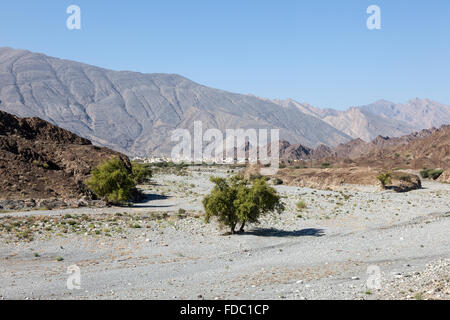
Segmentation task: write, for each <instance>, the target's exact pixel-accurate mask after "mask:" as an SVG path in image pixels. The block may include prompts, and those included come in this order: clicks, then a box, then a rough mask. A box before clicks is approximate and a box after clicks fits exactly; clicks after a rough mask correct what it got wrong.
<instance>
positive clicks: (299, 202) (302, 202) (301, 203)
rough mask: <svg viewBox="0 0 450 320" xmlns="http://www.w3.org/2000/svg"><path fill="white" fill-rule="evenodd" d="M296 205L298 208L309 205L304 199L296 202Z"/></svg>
mask: <svg viewBox="0 0 450 320" xmlns="http://www.w3.org/2000/svg"><path fill="white" fill-rule="evenodd" d="M295 206H296V207H297V209H298V210H304V209H306V208H307V207H308V206H307V205H306V202H305V201H304V200H299V201H297V202H296V203H295Z"/></svg>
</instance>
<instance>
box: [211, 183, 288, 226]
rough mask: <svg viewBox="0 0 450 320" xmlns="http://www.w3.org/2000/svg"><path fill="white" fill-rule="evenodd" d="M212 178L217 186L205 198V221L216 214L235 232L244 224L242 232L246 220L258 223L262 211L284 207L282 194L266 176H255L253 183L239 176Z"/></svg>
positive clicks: (277, 209)
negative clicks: (268, 182) (279, 193)
mask: <svg viewBox="0 0 450 320" xmlns="http://www.w3.org/2000/svg"><path fill="white" fill-rule="evenodd" d="M211 181H212V182H213V183H214V184H215V186H214V188H213V190H212V191H211V193H210V194H209V195H207V196H206V197H205V198H204V199H203V207H204V208H205V213H206V214H205V222H206V223H209V222H210V220H211V218H212V217H217V219H218V221H219V223H221V224H223V225H225V226H228V227H229V228H230V231H231V233H232V234H234V233H236V226H237V225H238V223H240V224H241V226H240V229H239V231H241V232H243V231H244V228H245V224H246V223H256V222H258V219H259V218H260V217H261V215H264V214H267V213H269V212H281V211H282V210H283V209H284V206H283V204H282V203H281V200H280V196H279V195H278V194H277V192H276V190H275V189H274V188H272V187H270V186H269V185H268V184H267V182H266V179H265V178H260V179H255V180H254V181H253V183H252V184H251V185H249V183H248V181H247V180H245V179H243V178H242V177H240V176H235V177H232V178H229V179H224V178H218V177H212V178H211Z"/></svg>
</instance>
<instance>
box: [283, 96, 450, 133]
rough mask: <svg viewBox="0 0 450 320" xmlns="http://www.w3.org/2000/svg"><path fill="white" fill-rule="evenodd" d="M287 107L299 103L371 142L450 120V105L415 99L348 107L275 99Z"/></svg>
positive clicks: (303, 109)
mask: <svg viewBox="0 0 450 320" xmlns="http://www.w3.org/2000/svg"><path fill="white" fill-rule="evenodd" d="M274 102H275V103H278V104H280V105H283V106H285V107H288V106H291V107H296V108H298V109H299V110H300V111H302V112H303V113H305V114H308V115H311V116H314V117H316V118H318V119H321V120H323V121H325V122H326V123H328V124H329V125H331V126H333V127H334V128H336V129H338V130H339V131H342V132H344V133H346V134H347V135H349V136H351V137H352V138H354V139H357V138H359V139H362V140H364V141H366V142H370V141H371V140H373V139H374V138H375V137H376V136H378V135H384V136H389V137H399V136H403V135H407V134H409V133H411V132H414V131H418V130H422V129H426V128H432V127H440V126H441V125H444V124H450V106H447V105H443V104H441V103H438V102H435V101H432V100H428V99H414V100H411V101H409V102H407V103H406V104H395V103H393V102H389V101H386V100H380V101H377V102H375V103H373V104H370V105H366V106H361V107H352V108H349V109H348V110H345V111H339V110H334V109H320V108H315V107H313V106H311V105H308V104H305V103H299V102H297V101H294V100H292V99H287V100H274Z"/></svg>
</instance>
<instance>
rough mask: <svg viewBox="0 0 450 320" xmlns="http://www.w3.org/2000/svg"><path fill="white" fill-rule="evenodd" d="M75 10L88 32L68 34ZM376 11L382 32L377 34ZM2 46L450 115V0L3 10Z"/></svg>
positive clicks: (248, 0) (336, 102)
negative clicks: (371, 25)
mask: <svg viewBox="0 0 450 320" xmlns="http://www.w3.org/2000/svg"><path fill="white" fill-rule="evenodd" d="M71 4H76V5H79V6H80V8H81V19H82V22H81V23H82V29H81V30H76V31H70V30H68V29H67V28H66V19H67V17H68V15H67V14H66V8H67V7H68V6H69V5H71ZM372 4H375V5H378V6H379V7H380V8H381V19H382V21H381V22H382V28H381V30H373V31H370V30H368V29H367V27H366V20H367V18H368V16H369V15H368V14H367V13H366V9H367V7H368V6H369V5H372ZM0 46H8V47H13V48H21V49H27V50H31V51H36V52H42V53H45V54H48V55H50V56H55V57H59V58H65V59H70V60H76V61H81V62H85V63H89V64H93V65H97V66H101V67H105V68H110V69H114V70H132V71H139V72H145V73H153V72H161V73H177V74H180V75H183V76H185V77H187V78H189V79H192V80H194V81H196V82H198V83H201V84H204V85H208V86H211V87H215V88H220V89H223V90H228V91H232V92H239V93H245V94H247V93H252V94H255V95H257V96H261V97H267V98H279V99H284V98H287V97H291V98H293V99H296V100H298V101H302V102H308V103H310V104H312V105H315V106H318V107H333V108H339V109H342V108H346V107H348V106H355V105H363V104H367V103H370V102H373V101H375V100H377V99H381V98H384V99H387V100H391V101H394V102H405V101H407V100H409V99H412V98H415V97H421V98H431V99H434V100H437V101H439V102H442V103H445V104H450V1H448V0H430V1H417V0H389V1H381V0H371V1H365V0H340V1H336V0H329V1H325V0H314V1H313V0H311V1H300V0H292V1H287V0H286V1H283V0H279V1H275V0H273V1H266V0H257V1H255V0H240V1H235V0H222V1H217V0H183V1H181V0H179V1H175V0H161V1H153V0H147V1H133V0H130V1H111V0H108V1H106V0H95V1H93V0H70V1H66V0H55V1H44V0H43V1H32V0H28V1H24V0H15V1H8V2H6V1H2V4H1V10H0Z"/></svg>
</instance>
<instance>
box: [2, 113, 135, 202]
mask: <svg viewBox="0 0 450 320" xmlns="http://www.w3.org/2000/svg"><path fill="white" fill-rule="evenodd" d="M111 157H117V158H119V159H121V160H122V161H123V162H124V163H125V165H126V167H127V168H129V169H130V170H131V164H130V161H129V159H128V158H127V157H126V156H124V155H122V154H120V153H118V152H115V151H112V150H109V149H106V148H100V147H96V146H93V145H92V144H91V142H90V141H89V140H87V139H84V138H81V137H79V136H77V135H75V134H73V133H71V132H69V131H67V130H64V129H61V128H58V127H56V126H54V125H52V124H50V123H49V122H46V121H44V120H41V119H38V118H18V117H16V116H14V115H11V114H9V113H6V112H3V111H0V177H1V178H0V200H2V199H4V200H19V199H20V200H23V199H30V200H29V202H33V201H35V200H41V199H50V198H58V199H60V200H61V201H62V200H63V199H80V198H83V197H84V198H85V199H87V200H89V199H92V195H91V193H90V192H89V190H88V189H87V188H86V187H85V185H84V184H83V182H84V181H85V180H86V179H87V177H88V176H89V174H90V171H91V170H92V169H93V168H94V167H95V166H97V165H98V164H99V163H101V162H103V161H105V160H107V159H109V158H111ZM31 199H34V200H31ZM30 206H33V205H32V204H31V203H30Z"/></svg>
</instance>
